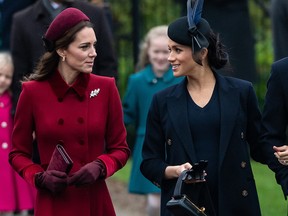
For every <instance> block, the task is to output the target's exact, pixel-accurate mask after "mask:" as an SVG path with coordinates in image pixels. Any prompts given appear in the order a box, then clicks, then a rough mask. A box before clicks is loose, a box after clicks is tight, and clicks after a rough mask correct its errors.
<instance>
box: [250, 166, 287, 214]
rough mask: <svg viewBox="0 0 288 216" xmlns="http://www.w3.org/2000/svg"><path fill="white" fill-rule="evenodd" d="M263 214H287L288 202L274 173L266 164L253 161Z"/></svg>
mask: <svg viewBox="0 0 288 216" xmlns="http://www.w3.org/2000/svg"><path fill="white" fill-rule="evenodd" d="M252 168H253V172H254V178H255V181H256V187H257V191H258V196H259V201H260V206H261V211H262V216H271V215H275V216H276V215H277V216H284V215H287V202H286V201H285V199H284V195H283V192H282V189H281V186H280V185H278V184H277V183H276V179H275V177H274V173H273V172H272V171H271V170H270V169H269V168H268V167H267V166H265V165H262V164H260V163H257V162H254V161H252Z"/></svg>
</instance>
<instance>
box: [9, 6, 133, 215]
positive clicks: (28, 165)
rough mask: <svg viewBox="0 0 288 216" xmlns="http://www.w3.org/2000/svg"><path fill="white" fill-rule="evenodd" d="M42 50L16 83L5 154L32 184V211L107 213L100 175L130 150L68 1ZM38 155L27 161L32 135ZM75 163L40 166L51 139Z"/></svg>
mask: <svg viewBox="0 0 288 216" xmlns="http://www.w3.org/2000/svg"><path fill="white" fill-rule="evenodd" d="M43 40H44V44H45V47H46V49H47V51H48V52H46V53H45V54H44V55H43V57H42V58H41V59H40V61H39V64H38V67H37V68H36V70H35V72H34V73H33V74H31V75H30V76H29V77H28V78H27V80H28V81H25V82H23V84H22V92H21V95H20V98H19V101H18V105H17V109H16V114H15V125H14V129H13V135H12V144H13V149H12V151H11V152H10V154H9V161H10V163H11V165H12V166H13V168H14V169H15V170H16V171H17V172H18V173H19V174H20V175H21V176H22V177H23V178H24V179H26V180H27V181H28V182H29V183H31V184H32V185H34V186H35V187H36V188H37V199H36V205H35V216H58V215H59V216H60V215H61V216H62V215H69V216H79V215H81V216H96V215H97V216H101V215H103V216H104V215H105V216H114V215H115V211H114V208H113V204H112V201H111V198H110V195H109V191H108V189H107V186H106V183H105V178H107V177H109V176H111V175H113V174H114V173H115V172H116V171H118V170H119V169H121V168H122V167H123V166H124V165H125V163H126V162H127V160H128V158H129V154H130V151H129V148H128V145H127V143H126V131H125V127H124V124H123V113H122V108H121V100H120V97H119V93H118V90H117V87H116V84H115V80H114V78H109V77H101V76H97V75H94V74H91V72H92V67H93V62H94V59H95V57H96V56H97V53H96V50H95V45H96V41H97V39H96V36H95V33H94V31H93V28H92V25H91V23H90V22H89V18H88V17H87V16H86V15H85V14H83V13H82V12H81V11H80V10H78V9H75V8H68V9H66V10H64V11H63V12H61V13H60V14H59V15H58V16H57V17H56V18H55V19H54V21H53V22H52V23H51V25H50V27H49V28H48V30H47V32H46V34H45V36H44V37H43ZM34 135H35V139H36V141H37V144H38V149H39V155H40V159H41V163H40V165H39V164H35V163H33V161H32V159H31V158H32V141H33V137H34ZM59 143H60V144H62V145H63V146H64V148H65V149H66V151H67V153H68V154H69V155H70V157H71V159H72V160H73V162H74V164H73V167H72V170H71V171H70V173H66V172H61V171H58V170H47V169H46V168H47V166H48V164H49V161H50V158H51V155H52V153H53V151H54V149H55V146H56V145H57V144H59Z"/></svg>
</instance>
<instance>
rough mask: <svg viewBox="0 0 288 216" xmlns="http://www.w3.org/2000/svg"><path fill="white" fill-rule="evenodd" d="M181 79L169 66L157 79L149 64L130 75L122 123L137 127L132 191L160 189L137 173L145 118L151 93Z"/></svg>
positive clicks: (130, 187)
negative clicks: (175, 75)
mask: <svg viewBox="0 0 288 216" xmlns="http://www.w3.org/2000/svg"><path fill="white" fill-rule="evenodd" d="M180 80H181V78H176V77H174V76H173V72H172V69H171V67H169V70H167V72H166V73H165V74H164V76H163V77H161V78H157V77H156V76H155V73H154V72H153V69H152V66H151V65H147V66H146V67H145V68H144V69H143V70H141V71H139V72H137V73H135V74H132V75H131V76H130V77H129V81H128V86H127V91H126V93H125V96H124V99H123V112H124V122H125V124H127V125H129V124H133V125H135V129H136V138H135V144H134V148H133V164H132V170H131V175H130V181H129V187H128V189H129V192H131V193H139V194H147V193H159V192H160V190H159V188H157V187H156V186H155V185H153V184H152V183H151V182H150V181H148V180H147V179H146V178H145V177H144V176H143V175H142V173H141V172H140V164H141V162H142V146H143V142H144V135H145V129H146V118H147V113H148V110H149V106H150V103H151V100H152V97H153V95H154V94H155V93H156V92H158V91H160V90H162V89H164V88H166V87H168V86H171V85H174V84H176V83H178V82H179V81H180Z"/></svg>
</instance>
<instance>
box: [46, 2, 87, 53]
mask: <svg viewBox="0 0 288 216" xmlns="http://www.w3.org/2000/svg"><path fill="white" fill-rule="evenodd" d="M81 21H90V19H89V18H88V17H87V16H86V15H85V14H84V13H83V12H82V11H80V10H78V9H76V8H72V7H70V8H67V9H65V10H63V11H62V12H61V13H60V14H58V15H57V16H56V17H55V19H54V20H53V21H52V23H51V24H50V26H49V28H48V30H47V31H46V33H45V35H44V36H43V38H42V39H43V41H44V46H45V47H46V49H47V51H49V52H51V51H53V49H54V42H55V41H56V40H58V39H59V38H61V37H62V36H64V34H65V33H66V32H67V31H68V30H69V29H71V28H72V27H74V26H75V25H77V24H78V23H80V22H81Z"/></svg>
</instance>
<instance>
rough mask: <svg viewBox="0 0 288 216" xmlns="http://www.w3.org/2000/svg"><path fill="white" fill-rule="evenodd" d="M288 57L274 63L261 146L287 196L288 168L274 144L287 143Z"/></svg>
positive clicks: (264, 115) (266, 101) (266, 98)
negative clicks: (276, 156) (281, 160)
mask: <svg viewBox="0 0 288 216" xmlns="http://www.w3.org/2000/svg"><path fill="white" fill-rule="evenodd" d="M287 83H288V57H286V58H283V59H281V60H278V61H276V62H274V63H273V64H272V67H271V74H270V77H269V80H268V82H267V93H266V97H265V104H264V108H263V115H262V132H261V139H260V140H261V146H262V150H264V153H263V154H264V155H265V156H266V157H267V158H266V159H265V160H267V163H268V166H269V168H270V169H272V170H273V171H274V172H275V173H276V179H277V182H278V183H279V184H280V185H281V186H282V190H283V193H284V195H285V197H286V196H287V194H288V170H287V166H283V165H281V164H280V163H279V162H278V160H277V159H276V158H275V156H274V154H273V153H274V151H273V149H272V146H282V145H284V144H286V145H287V125H288V85H287Z"/></svg>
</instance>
